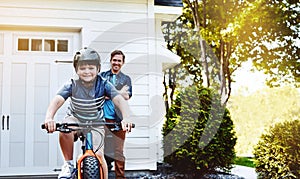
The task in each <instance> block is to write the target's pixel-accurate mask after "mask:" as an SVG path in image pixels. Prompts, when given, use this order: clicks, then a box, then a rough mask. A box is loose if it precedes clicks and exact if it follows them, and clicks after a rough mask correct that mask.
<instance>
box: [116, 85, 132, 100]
mask: <svg viewBox="0 0 300 179" xmlns="http://www.w3.org/2000/svg"><path fill="white" fill-rule="evenodd" d="M118 92H119V94H121V95H122V96H123V98H124V99H125V100H128V99H129V86H127V85H125V86H123V87H122V89H121V90H119V91H118Z"/></svg>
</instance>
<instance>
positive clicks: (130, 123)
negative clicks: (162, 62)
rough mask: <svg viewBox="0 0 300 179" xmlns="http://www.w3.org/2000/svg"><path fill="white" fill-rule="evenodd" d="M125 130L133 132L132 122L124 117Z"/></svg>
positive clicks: (122, 122) (123, 127)
mask: <svg viewBox="0 0 300 179" xmlns="http://www.w3.org/2000/svg"><path fill="white" fill-rule="evenodd" d="M121 124H122V129H123V131H127V132H131V129H132V122H128V121H127V120H125V119H123V120H122V121H121Z"/></svg>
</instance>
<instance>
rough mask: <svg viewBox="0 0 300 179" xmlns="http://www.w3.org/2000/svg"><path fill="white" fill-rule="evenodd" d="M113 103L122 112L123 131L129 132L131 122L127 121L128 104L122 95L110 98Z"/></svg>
mask: <svg viewBox="0 0 300 179" xmlns="http://www.w3.org/2000/svg"><path fill="white" fill-rule="evenodd" d="M112 101H113V103H114V105H115V106H116V107H117V108H119V110H120V111H121V113H122V117H123V120H122V121H121V124H122V129H123V131H126V130H127V131H128V132H131V128H132V123H131V122H130V121H129V112H130V110H129V106H128V103H127V101H125V99H124V98H123V96H122V95H120V94H119V95H117V96H115V97H114V98H113V99H112Z"/></svg>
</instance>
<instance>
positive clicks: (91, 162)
mask: <svg viewBox="0 0 300 179" xmlns="http://www.w3.org/2000/svg"><path fill="white" fill-rule="evenodd" d="M99 166H100V165H99V161H98V159H97V158H96V157H94V156H88V157H86V158H85V159H83V168H82V170H83V179H99V178H100V167H99ZM101 178H102V176H101Z"/></svg>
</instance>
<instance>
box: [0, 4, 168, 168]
mask: <svg viewBox="0 0 300 179" xmlns="http://www.w3.org/2000/svg"><path fill="white" fill-rule="evenodd" d="M153 18H154V12H153V1H152V0H123V1H121V0H94V1H89V0H84V1H83V0H51V1H50V0H48V1H47V0H45V1H41V0H32V1H24V0H14V1H13V0H11V1H0V29H5V28H8V27H9V28H10V29H11V28H14V27H15V28H16V29H24V30H28V31H31V30H33V31H34V30H35V29H36V28H37V27H39V29H40V30H45V31H56V32H57V31H58V32H59V31H67V32H68V31H70V32H78V33H80V37H81V44H78V46H79V47H80V46H82V47H83V46H90V47H93V48H95V49H97V50H98V51H99V53H100V55H101V57H102V62H103V65H102V70H106V69H108V68H109V66H108V64H109V53H110V52H111V51H112V50H114V49H121V50H123V51H124V52H125V54H126V64H125V66H124V70H123V71H124V72H125V73H127V74H128V75H130V76H131V78H132V83H133V97H132V99H130V101H129V104H130V107H131V115H132V120H133V122H134V123H136V126H137V127H136V129H134V130H133V132H132V133H130V134H129V135H128V138H127V142H126V156H127V161H126V162H127V167H126V169H151V170H153V169H156V160H157V158H158V155H159V154H161V152H160V144H159V141H158V139H159V134H160V132H161V129H160V128H159V127H158V126H159V125H157V124H158V123H161V121H160V120H161V115H158V114H160V113H161V112H162V111H163V110H162V108H159V111H158V114H157V111H156V109H157V105H161V98H160V97H161V95H162V94H161V88H162V78H161V77H162V76H161V75H162V74H161V63H158V62H157V56H156V55H155V53H156V48H155V47H156V45H157V44H156V39H155V38H157V36H156V35H155V30H157V29H155V22H154V19H153ZM75 50H77V49H74V51H73V52H75ZM70 68H71V65H70ZM151 100H154V104H150V103H151ZM153 117H158V118H157V119H155V118H153Z"/></svg>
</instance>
